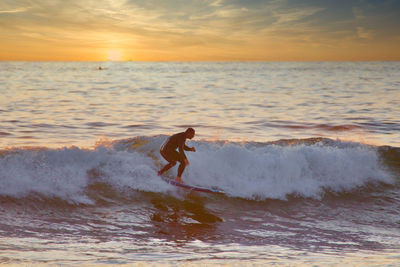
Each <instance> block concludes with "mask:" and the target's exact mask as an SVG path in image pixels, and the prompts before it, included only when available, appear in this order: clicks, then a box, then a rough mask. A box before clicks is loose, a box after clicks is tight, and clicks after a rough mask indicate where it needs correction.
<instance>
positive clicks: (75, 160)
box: [0, 136, 392, 204]
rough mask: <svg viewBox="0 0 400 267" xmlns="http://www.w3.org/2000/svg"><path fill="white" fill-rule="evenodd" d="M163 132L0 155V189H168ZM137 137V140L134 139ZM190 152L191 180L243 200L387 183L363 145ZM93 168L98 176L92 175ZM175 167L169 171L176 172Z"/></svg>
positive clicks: (73, 195) (56, 192)
mask: <svg viewBox="0 0 400 267" xmlns="http://www.w3.org/2000/svg"><path fill="white" fill-rule="evenodd" d="M164 138H165V137H161V136H159V137H149V138H145V139H140V142H138V139H134V140H131V141H128V142H127V141H120V142H117V143H116V144H115V145H114V146H113V147H112V148H104V147H98V148H96V149H95V150H83V149H79V148H69V149H67V148H64V149H56V150H40V151H32V150H19V151H16V152H12V153H11V152H10V153H5V154H4V155H3V156H2V157H0V195H3V196H13V197H25V196H28V195H29V194H32V193H36V194H40V195H43V196H46V197H59V198H62V199H64V200H66V201H69V202H74V203H87V204H90V203H93V200H92V199H91V198H90V197H89V196H88V194H87V188H88V186H89V185H90V184H91V183H95V182H100V183H104V184H107V185H108V186H110V187H112V188H113V190H116V191H117V192H135V191H137V190H139V191H150V192H168V191H170V190H174V187H172V186H171V185H168V184H166V183H165V182H163V181H162V180H161V179H160V178H159V177H157V171H158V169H159V168H160V167H161V165H162V164H165V163H166V162H165V160H164V159H162V158H161V156H160V155H159V153H158V148H159V145H160V144H161V143H162V141H163V139H164ZM139 143H140V144H139ZM191 145H194V146H195V147H196V149H197V152H195V153H192V152H187V153H186V154H187V156H188V159H189V161H190V163H191V164H190V165H189V166H188V167H187V169H186V170H185V172H184V175H183V179H184V180H185V181H186V183H188V184H193V185H198V186H203V187H210V188H211V187H218V188H220V189H222V190H224V191H225V192H226V193H227V194H229V195H231V196H235V197H243V198H248V199H266V198H276V199H285V198H286V197H287V196H288V195H299V196H303V197H311V198H320V197H321V196H323V194H324V192H326V190H328V191H332V192H344V191H350V190H353V189H355V188H357V187H360V186H364V185H366V184H367V183H370V182H375V183H380V182H384V183H392V178H391V176H390V175H389V173H388V172H386V171H385V170H384V168H383V167H382V166H381V164H380V160H379V156H378V154H377V152H376V150H375V149H374V148H371V147H368V146H363V145H360V144H356V145H354V144H346V143H339V144H338V145H332V144H331V145H323V144H314V145H295V146H280V145H273V144H258V145H254V144H246V145H241V144H237V143H225V144H223V143H210V142H194V144H193V143H192V144H191ZM92 170H95V171H96V172H97V173H98V174H99V175H97V176H96V175H92V176H93V177H92V176H91V175H90V173H91V171H92ZM176 172H177V166H176V167H174V168H173V169H171V170H170V174H169V175H170V176H175V175H176Z"/></svg>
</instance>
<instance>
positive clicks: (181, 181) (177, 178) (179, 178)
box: [175, 177, 185, 184]
mask: <svg viewBox="0 0 400 267" xmlns="http://www.w3.org/2000/svg"><path fill="white" fill-rule="evenodd" d="M175 181H177V182H178V183H181V184H184V183H185V182H184V181H183V180H182V179H181V177H176V179H175Z"/></svg>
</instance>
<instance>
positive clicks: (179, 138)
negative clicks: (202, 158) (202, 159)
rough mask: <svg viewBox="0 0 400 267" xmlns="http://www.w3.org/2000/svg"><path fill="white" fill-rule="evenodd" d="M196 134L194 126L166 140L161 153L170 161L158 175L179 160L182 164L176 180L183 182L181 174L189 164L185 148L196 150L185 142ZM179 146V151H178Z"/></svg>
mask: <svg viewBox="0 0 400 267" xmlns="http://www.w3.org/2000/svg"><path fill="white" fill-rule="evenodd" d="M194 134H195V131H194V129H193V128H187V129H186V131H184V132H181V133H177V134H174V135H172V136H171V137H169V138H168V139H167V140H166V141H165V142H164V144H163V145H162V146H161V148H160V154H161V156H163V158H164V159H165V160H166V161H168V164H167V165H165V166H164V167H163V168H162V169H161V170H160V171H159V172H158V175H160V176H161V175H162V174H163V173H164V172H166V171H168V170H169V169H171V168H172V167H173V166H175V165H176V162H177V161H179V163H180V165H179V167H178V175H177V176H176V179H175V180H176V181H177V182H180V183H183V181H182V179H181V176H182V173H183V171H184V170H185V168H186V166H187V165H189V161H188V160H187V158H186V155H185V152H184V150H186V151H193V152H196V149H195V148H194V147H188V146H186V144H185V142H186V139H187V138H189V139H192V138H193V137H194ZM177 148H178V150H179V152H178V151H176V149H177Z"/></svg>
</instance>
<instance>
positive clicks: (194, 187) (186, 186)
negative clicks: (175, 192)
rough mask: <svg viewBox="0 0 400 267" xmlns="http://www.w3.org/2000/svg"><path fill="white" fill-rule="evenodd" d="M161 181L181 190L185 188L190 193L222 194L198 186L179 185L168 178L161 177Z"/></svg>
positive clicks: (216, 190)
mask: <svg viewBox="0 0 400 267" xmlns="http://www.w3.org/2000/svg"><path fill="white" fill-rule="evenodd" d="M161 179H163V180H164V181H165V182H167V183H169V184H171V185H174V186H178V187H182V188H185V189H188V190H192V191H198V192H205V193H217V194H224V192H223V191H221V190H218V189H212V188H204V187H198V186H193V185H188V184H183V183H180V182H177V181H175V180H172V179H169V178H165V177H161Z"/></svg>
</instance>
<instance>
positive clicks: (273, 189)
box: [186, 143, 392, 199]
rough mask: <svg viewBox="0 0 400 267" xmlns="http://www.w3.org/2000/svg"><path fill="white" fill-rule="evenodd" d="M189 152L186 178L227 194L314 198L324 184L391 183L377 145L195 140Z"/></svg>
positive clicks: (338, 188)
mask: <svg viewBox="0 0 400 267" xmlns="http://www.w3.org/2000/svg"><path fill="white" fill-rule="evenodd" d="M197 151H198V152H196V153H192V154H190V156H189V160H190V161H191V162H192V165H191V166H190V170H188V175H187V178H186V180H187V182H188V183H196V184H199V185H202V186H206V187H210V186H218V187H220V188H221V189H223V190H224V191H225V192H227V193H229V194H230V195H232V196H238V197H245V198H251V199H265V198H279V199H284V198H286V197H287V195H289V194H295V195H300V196H304V197H312V198H319V197H321V196H322V195H323V193H324V192H325V190H329V191H333V192H342V191H349V190H352V189H354V188H356V187H359V186H363V185H365V184H367V183H368V182H386V183H391V182H392V179H391V177H390V175H389V174H388V173H387V172H385V171H384V169H383V167H382V166H381V164H380V162H379V158H378V155H377V153H376V151H375V150H374V149H372V148H370V147H366V146H362V145H358V146H354V145H348V146H344V145H343V144H342V145H341V146H340V147H334V146H326V145H322V144H315V145H296V146H278V145H264V146H258V147H257V146H249V145H247V146H244V145H239V144H233V143H227V144H224V145H220V144H207V143H204V144H199V145H198V150H197Z"/></svg>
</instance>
